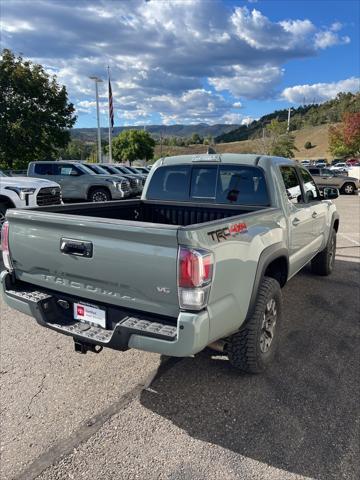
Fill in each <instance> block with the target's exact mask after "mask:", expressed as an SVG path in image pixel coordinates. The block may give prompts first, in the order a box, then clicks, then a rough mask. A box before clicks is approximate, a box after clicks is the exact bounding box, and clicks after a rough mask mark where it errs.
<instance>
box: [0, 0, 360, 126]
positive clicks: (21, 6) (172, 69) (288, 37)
mask: <svg viewBox="0 0 360 480" xmlns="http://www.w3.org/2000/svg"><path fill="white" fill-rule="evenodd" d="M1 9H2V11H1V37H2V45H3V46H4V47H8V48H11V49H12V50H14V51H15V52H16V53H19V52H21V53H22V55H23V56H24V57H26V58H30V59H32V60H34V61H36V62H39V63H41V64H43V65H44V66H45V68H46V69H47V70H48V71H49V72H50V73H51V74H56V75H57V78H58V81H59V82H61V83H63V84H65V85H66V87H67V89H68V92H69V97H70V100H71V101H72V102H73V103H74V104H75V106H76V110H77V115H78V121H77V126H79V127H93V126H95V125H96V117H95V101H94V96H95V95H94V85H93V83H92V81H91V80H89V78H88V77H89V76H91V75H97V76H100V77H101V78H103V79H104V80H106V67H107V65H110V67H111V72H112V87H113V94H114V102H115V125H136V124H137V125H142V124H150V123H164V124H172V123H199V122H206V123H211V124H213V123H239V124H240V123H247V122H249V121H250V120H251V119H254V118H258V117H260V116H261V115H264V114H266V113H269V112H271V111H273V110H274V109H279V108H287V107H288V106H298V105H299V104H302V103H304V102H305V103H312V102H313V101H315V102H322V101H326V100H327V99H329V98H333V97H334V96H335V95H336V94H337V93H338V92H339V91H353V92H354V91H358V90H359V76H360V73H359V70H360V67H359V51H360V49H359V38H360V32H359V16H360V3H359V2H358V1H357V0H356V1H355V0H354V1H353V0H342V1H337V0H320V1H319V0H315V1H313V0H303V1H298V0H292V1H291V0H287V1H286V0H284V1H283V0H274V1H273V0H231V1H230V0H228V1H226V0H186V1H180V0H179V1H177V0H172V1H166V0H150V1H145V0H129V1H126V0H125V1H117V0H31V1H30V0H7V1H6V2H2V6H1ZM99 88H100V104H101V112H102V113H101V124H102V126H106V125H107V115H106V105H107V97H106V95H107V91H106V89H107V85H106V82H104V83H102V84H100V86H99Z"/></svg>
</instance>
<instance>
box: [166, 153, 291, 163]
mask: <svg viewBox="0 0 360 480" xmlns="http://www.w3.org/2000/svg"><path fill="white" fill-rule="evenodd" d="M202 163H206V164H209V163H214V164H219V163H234V164H241V165H254V166H255V165H259V164H260V165H262V166H265V165H267V166H268V165H269V164H271V163H272V164H279V163H281V164H282V165H283V164H289V165H294V164H296V163H297V162H295V161H294V160H289V159H288V158H283V157H273V156H268V155H257V154H244V153H216V154H207V153H204V154H195V155H177V156H173V157H164V158H162V159H160V160H159V164H160V165H164V166H165V165H178V164H202ZM160 165H159V166H160Z"/></svg>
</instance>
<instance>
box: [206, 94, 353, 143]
mask: <svg viewBox="0 0 360 480" xmlns="http://www.w3.org/2000/svg"><path fill="white" fill-rule="evenodd" d="M358 111H360V93H355V94H353V93H339V94H338V95H337V96H336V98H334V99H332V100H329V101H327V102H324V103H321V104H320V105H318V104H311V105H304V106H301V107H298V108H292V109H291V121H290V130H292V131H293V130H300V129H302V128H306V127H315V126H318V125H326V124H331V123H337V122H341V121H342V116H343V114H344V112H358ZM287 118H288V110H287V109H284V110H276V111H275V112H273V113H269V114H268V115H264V116H263V117H261V118H260V119H259V120H255V121H254V122H252V123H251V124H250V125H249V126H246V125H240V126H238V127H237V128H236V129H234V130H233V131H232V132H226V133H223V134H221V135H218V136H217V137H215V141H216V143H228V142H239V141H242V140H250V139H253V138H257V137H259V136H260V135H261V134H262V129H263V128H264V127H265V126H266V125H267V124H269V123H270V122H271V120H273V119H277V120H279V122H286V121H287Z"/></svg>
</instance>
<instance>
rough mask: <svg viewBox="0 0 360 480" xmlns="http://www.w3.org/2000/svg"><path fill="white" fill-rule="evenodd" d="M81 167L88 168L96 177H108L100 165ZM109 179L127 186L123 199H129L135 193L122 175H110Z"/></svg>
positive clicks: (128, 181) (89, 164)
mask: <svg viewBox="0 0 360 480" xmlns="http://www.w3.org/2000/svg"><path fill="white" fill-rule="evenodd" d="M83 165H85V166H86V167H87V168H89V169H90V170H91V171H93V172H94V173H96V174H97V175H102V176H104V175H106V177H109V172H107V171H106V170H105V168H103V167H102V166H101V164H94V163H83ZM111 178H112V179H114V180H117V181H124V184H125V185H126V186H127V188H126V194H125V195H124V198H128V197H131V196H132V195H133V194H134V193H135V192H133V191H132V188H131V185H130V180H129V179H128V178H126V177H124V175H120V174H117V175H112V174H111Z"/></svg>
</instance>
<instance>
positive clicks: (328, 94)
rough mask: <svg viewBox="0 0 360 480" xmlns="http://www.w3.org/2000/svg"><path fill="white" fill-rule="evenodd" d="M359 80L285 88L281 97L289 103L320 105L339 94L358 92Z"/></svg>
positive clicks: (359, 87)
mask: <svg viewBox="0 0 360 480" xmlns="http://www.w3.org/2000/svg"><path fill="white" fill-rule="evenodd" d="M359 89H360V78H355V77H351V78H348V79H346V80H340V81H339V82H332V83H314V84H313V85H296V86H294V87H289V88H285V90H283V92H282V94H281V96H282V98H283V99H284V100H287V101H288V102H290V103H321V102H325V101H326V100H330V99H332V98H334V97H335V96H336V95H337V94H338V93H340V92H352V93H355V92H358V91H359Z"/></svg>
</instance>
